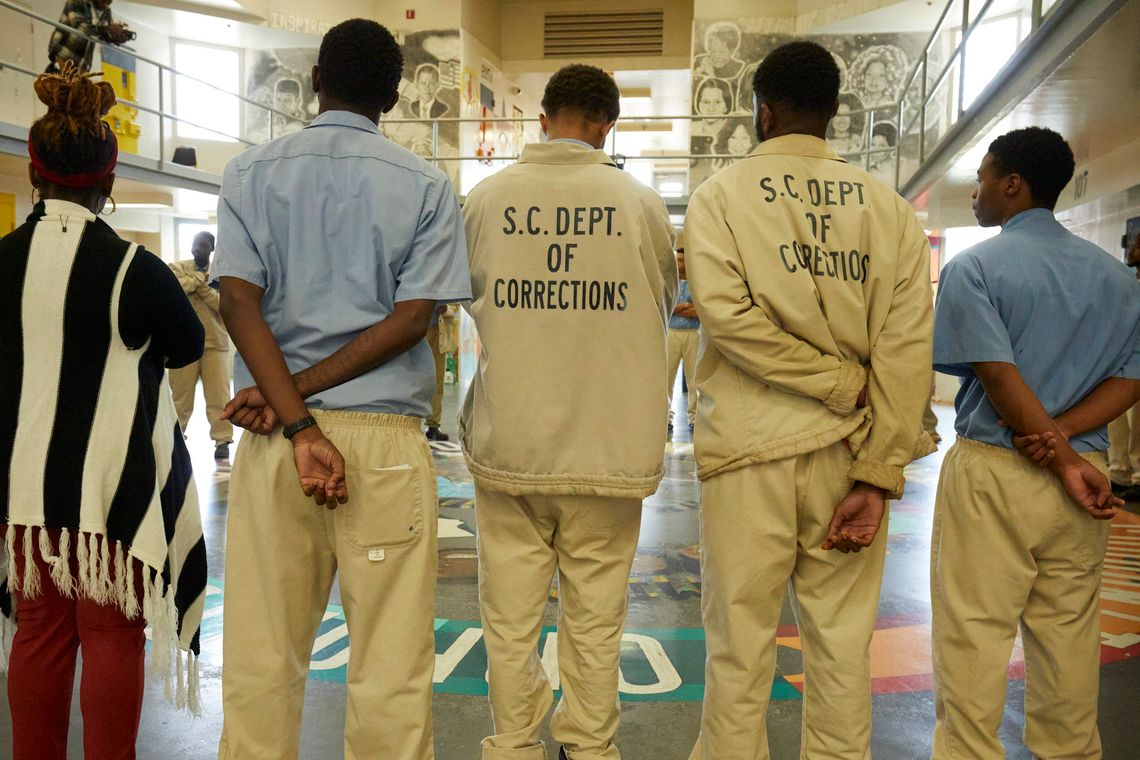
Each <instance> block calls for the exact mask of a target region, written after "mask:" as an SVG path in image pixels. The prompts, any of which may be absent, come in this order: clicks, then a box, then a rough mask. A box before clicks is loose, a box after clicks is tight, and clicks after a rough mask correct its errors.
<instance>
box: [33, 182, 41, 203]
mask: <svg viewBox="0 0 1140 760" xmlns="http://www.w3.org/2000/svg"><path fill="white" fill-rule="evenodd" d="M39 191H40V189H39V188H38V187H34V186H33V187H32V205H33V206H34V205H36V204H37V203H39V201H38V200H37V199H36V193H38V192H39Z"/></svg>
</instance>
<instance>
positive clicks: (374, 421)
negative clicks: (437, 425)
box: [309, 409, 423, 430]
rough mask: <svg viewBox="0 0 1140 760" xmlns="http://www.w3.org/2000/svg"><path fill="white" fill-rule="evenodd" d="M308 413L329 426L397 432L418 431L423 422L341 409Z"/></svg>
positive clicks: (318, 410) (410, 418)
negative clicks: (347, 426) (392, 430)
mask: <svg viewBox="0 0 1140 760" xmlns="http://www.w3.org/2000/svg"><path fill="white" fill-rule="evenodd" d="M309 413H310V414H311V415H313V417H315V418H316V420H317V422H318V423H321V424H323V423H326V422H327V423H329V424H330V425H339V426H344V425H353V426H357V427H370V428H394V429H397V430H419V429H420V428H421V427H422V426H423V420H421V419H420V418H419V417H409V416H407V415H403V414H381V413H379V412H349V411H344V410H342V409H310V410H309Z"/></svg>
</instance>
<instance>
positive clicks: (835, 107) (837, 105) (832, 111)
mask: <svg viewBox="0 0 1140 760" xmlns="http://www.w3.org/2000/svg"><path fill="white" fill-rule="evenodd" d="M837 113H839V98H836V99H835V105H833V106H832V107H831V115H830V116H828V117H827V120H828V121H831V120H832V119H834V118H835V114H837Z"/></svg>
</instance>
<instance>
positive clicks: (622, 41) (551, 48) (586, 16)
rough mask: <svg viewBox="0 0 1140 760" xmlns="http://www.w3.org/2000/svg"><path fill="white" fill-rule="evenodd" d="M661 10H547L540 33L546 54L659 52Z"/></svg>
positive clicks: (592, 55) (662, 22)
mask: <svg viewBox="0 0 1140 760" xmlns="http://www.w3.org/2000/svg"><path fill="white" fill-rule="evenodd" d="M664 40H665V12H664V11H662V10H648V11H609V12H600V13H596V12H592V11H582V12H572V13H547V14H546V26H545V29H544V34H543V55H544V56H545V57H546V58H599V57H603V56H605V57H609V56H619V55H662V54H663V53H664V44H665V41H664Z"/></svg>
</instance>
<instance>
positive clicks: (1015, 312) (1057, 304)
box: [934, 209, 1140, 451]
mask: <svg viewBox="0 0 1140 760" xmlns="http://www.w3.org/2000/svg"><path fill="white" fill-rule="evenodd" d="M974 362H1008V363H1010V364H1015V365H1017V368H1018V370H1019V371H1020V372H1021V375H1022V377H1023V378H1024V379H1025V383H1026V384H1027V385H1028V386H1029V388H1030V389H1031V390H1032V391H1033V393H1034V394H1035V395H1036V396H1037V398H1038V399H1039V400H1040V401H1041V404H1042V405H1043V406H1044V407H1045V410H1046V411H1047V412H1049V414H1050V415H1051V416H1054V417H1056V416H1058V415H1060V414H1061V413H1062V412H1064V411H1065V410H1067V409H1069V408H1071V407H1072V406H1074V405H1075V404H1077V403H1078V402H1079V401H1081V400H1082V399H1083V398H1084V397H1085V396H1087V395H1088V394H1089V392H1090V391H1092V389H1093V388H1095V387H1096V386H1097V385H1099V384H1100V383H1101V382H1102V381H1104V380H1106V379H1107V378H1110V377H1127V378H1130V379H1134V380H1140V283H1138V282H1137V281H1136V278H1135V277H1133V276H1132V273H1131V272H1129V270H1128V269H1127V268H1126V267H1125V266H1124V264H1122V263H1121V262H1119V261H1117V260H1115V259H1114V258H1112V256H1110V255H1109V254H1107V253H1105V252H1104V251H1102V250H1101V249H1100V248H1098V247H1097V246H1095V245H1093V244H1092V243H1089V242H1087V241H1085V240H1082V239H1081V238H1079V237H1077V236H1076V235H1073V234H1072V233H1071V232H1069V231H1068V230H1066V229H1065V228H1064V227H1062V226H1061V224H1060V223H1059V222H1058V221H1057V220H1056V219H1054V218H1053V214H1052V213H1051V212H1049V211H1047V210H1045V209H1031V210H1029V211H1024V212H1022V213H1020V214H1018V215H1017V216H1015V217H1013V218H1012V219H1010V220H1009V221H1008V222H1006V223H1005V226H1004V227H1003V228H1002V231H1001V234H1000V235H998V236H997V237H993V238H990V239H989V240H987V241H985V242H983V243H979V244H978V245H976V246H974V247H973V248H970V249H969V250H966V251H963V252H962V253H960V254H958V256H956V257H955V258H954V259H953V260H952V261H951V262H950V263H949V264H947V265H946V268H945V269H944V270H943V271H942V277H941V278H940V282H939V285H938V306H937V308H936V309H935V313H934V368H935V369H937V370H939V371H940V372H946V373H948V374H951V375H957V376H959V377H960V378H961V380H962V384H961V388H960V389H959V391H958V396H957V398H956V399H955V400H954V406H955V408H956V410H957V413H958V414H957V420H956V421H955V424H954V426H955V428H956V430H957V431H958V434H959V435H961V436H964V437H966V438H972V439H973V440H976V441H981V442H983V443H989V444H992V445H995V446H1005V447H1007V448H1011V447H1012V445H1013V442H1012V434H1011V433H1010V431H1009V430H1008V429H1006V428H1002V427H998V424H997V422H998V414H997V412H996V411H995V410H994V407H993V404H991V403H990V400H989V398H988V397H987V396H986V393H985V390H984V389H983V388H982V383H981V381H980V380H978V377H977V375H975V374H974V371H973V369H972V368H971V366H970V365H971V364H972V363H974ZM1071 443H1072V445H1073V448H1074V449H1076V450H1077V451H1105V450H1107V449H1108V435H1107V433H1106V430H1105V428H1100V429H1099V430H1093V431H1090V432H1087V433H1084V434H1082V435H1079V436H1075V437H1073V439H1072V440H1071Z"/></svg>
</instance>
